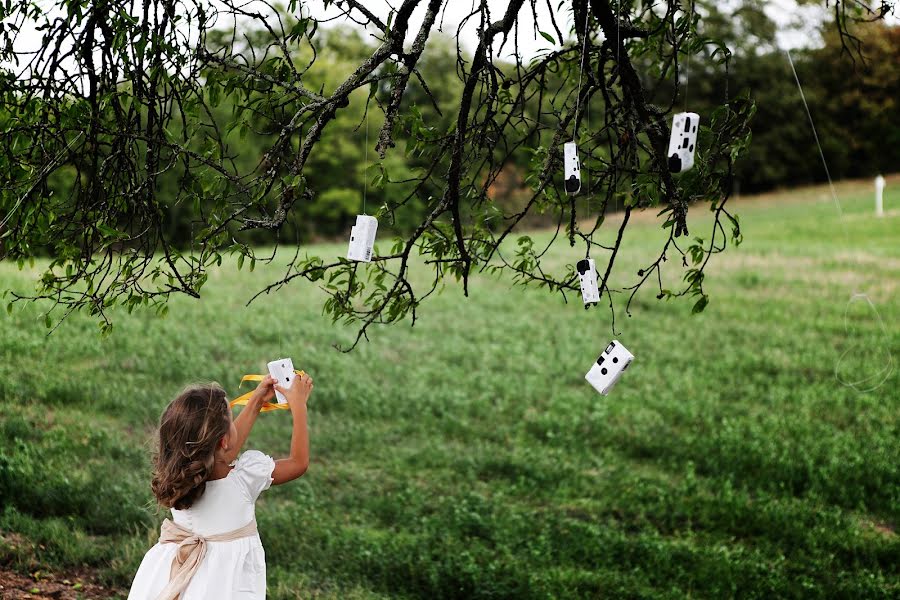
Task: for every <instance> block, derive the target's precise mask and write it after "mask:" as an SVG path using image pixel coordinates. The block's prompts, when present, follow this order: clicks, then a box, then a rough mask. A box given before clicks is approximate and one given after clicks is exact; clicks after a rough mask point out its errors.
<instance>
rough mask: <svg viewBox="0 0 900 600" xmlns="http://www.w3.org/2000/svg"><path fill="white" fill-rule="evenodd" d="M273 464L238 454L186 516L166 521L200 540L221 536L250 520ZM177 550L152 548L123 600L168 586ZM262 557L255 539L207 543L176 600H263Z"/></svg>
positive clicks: (142, 599)
mask: <svg viewBox="0 0 900 600" xmlns="http://www.w3.org/2000/svg"><path fill="white" fill-rule="evenodd" d="M274 468H275V461H274V460H272V457H270V456H266V455H265V454H263V453H262V452H259V451H258V450H249V451H247V452H244V453H243V454H241V456H240V458H238V460H237V462H236V463H235V465H234V468H233V469H232V470H231V472H230V473H229V474H228V476H226V477H223V478H222V479H216V480H213V481H207V482H206V490H205V491H204V492H203V495H202V496H201V497H200V499H199V500H198V501H197V502H195V503H194V505H193V506H191V507H190V508H188V509H186V510H176V509H174V508H173V509H172V520H174V521H175V522H176V523H177V524H178V525H181V526H182V527H186V528H187V529H189V530H191V531H193V532H194V533H196V534H198V535H201V536H210V535H216V534H220V533H227V532H229V531H234V530H235V529H238V528H240V527H243V526H244V525H246V524H247V523H249V522H250V521H251V520H253V519H254V518H255V510H254V509H255V503H256V499H257V498H258V497H259V495H260V493H262V491H263V490H266V489H268V488H269V486H270V485H271V484H272V470H273V469H274ZM177 548H178V545H177V544H160V543H157V544H156V545H155V546H153V547H152V548H151V549H150V550H149V551H148V552H147V554H146V555H144V560H143V561H141V566H140V568H139V569H138V572H137V575H135V576H134V581H133V582H132V584H131V591H130V592H129V593H128V600H156V597H157V595H158V594H159V592H161V591H162V589H163V588H164V587H165V586H166V584H167V583H168V582H169V570H170V569H171V567H172V558H173V557H174V556H175V551H176V549H177ZM265 597H266V555H265V552H264V551H263V547H262V542H261V541H260V539H259V535H254V536H252V537H245V538H241V539H237V540H232V541H230V542H208V543H207V551H206V557H205V558H204V559H203V562H202V563H201V564H200V567H199V568H198V569H197V572H196V573H195V574H194V577H193V578H192V579H191V582H190V583H189V584H188V586H187V588H186V589H185V591H184V593H183V594H182V595H181V600H201V599H202V600H206V599H213V598H215V599H216V600H218V599H221V600H229V599H234V600H265Z"/></svg>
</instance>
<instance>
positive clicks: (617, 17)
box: [616, 0, 622, 69]
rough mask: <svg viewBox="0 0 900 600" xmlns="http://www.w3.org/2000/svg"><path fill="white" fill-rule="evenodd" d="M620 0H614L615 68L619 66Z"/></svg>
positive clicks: (620, 46) (620, 45) (620, 41)
mask: <svg viewBox="0 0 900 600" xmlns="http://www.w3.org/2000/svg"><path fill="white" fill-rule="evenodd" d="M621 31H622V0H618V2H616V69H618V68H619V49H620V48H622V35H621V33H620V32H621Z"/></svg>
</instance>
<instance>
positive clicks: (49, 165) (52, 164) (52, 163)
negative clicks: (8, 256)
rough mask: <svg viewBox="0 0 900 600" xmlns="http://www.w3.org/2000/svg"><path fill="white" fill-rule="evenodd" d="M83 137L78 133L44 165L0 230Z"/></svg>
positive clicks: (1, 223) (0, 225) (7, 215)
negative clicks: (43, 178)
mask: <svg viewBox="0 0 900 600" xmlns="http://www.w3.org/2000/svg"><path fill="white" fill-rule="evenodd" d="M83 135H84V132H83V131H82V132H79V134H78V135H76V136H75V137H74V138H73V139H72V141H71V142H69V143H68V144H66V147H65V148H63V149H62V150H60V151H59V153H57V155H56V156H54V157H53V160H51V161H50V162H49V163H47V165H46V166H45V167H44V168H43V169H41V170H40V172H39V173H38V174H37V176H36V178H35V182H34V184H32V186H31V187H30V188H28V190H27V191H26V192H25V193H24V194H22V196H21V197H20V198H19V199H18V200H17V201H16V204H15V205H14V206H13V207H12V208H11V209H9V212H8V213H6V217H5V218H4V219H3V221H2V222H0V229H3V227H4V226H5V225H6V224H7V223H8V222H9V220H10V219H11V218H12V216H13V213H14V212H16V210H18V208H19V206H20V205H21V204H22V202H23V201H24V200H25V198H26V197H27V196H28V194H30V193H31V192H33V191H34V188H36V187H37V185H38V184H39V183H40V181H41V177H43V176H44V175H46V174H47V173H48V172H49V171H50V170H51V169H53V168H54V167H55V166H56V161H58V160H59V159H60V158H61V157H62V155H63V154H65V152H66V151H67V150H68V149H69V148H71V147H72V144H74V143H75V142H77V141H78V140H80V139H81V136H83Z"/></svg>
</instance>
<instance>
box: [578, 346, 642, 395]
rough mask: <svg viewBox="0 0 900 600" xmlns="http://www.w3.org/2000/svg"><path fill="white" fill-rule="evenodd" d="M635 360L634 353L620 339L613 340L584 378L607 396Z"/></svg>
mask: <svg viewBox="0 0 900 600" xmlns="http://www.w3.org/2000/svg"><path fill="white" fill-rule="evenodd" d="M633 360H634V355H633V354H632V353H631V352H629V351H628V349H626V348H625V346H623V345H622V344H621V342H619V340H613V341H612V342H610V343H609V346H607V347H606V350H604V351H603V354H601V355H600V358H598V359H597V362H595V363H594V364H593V366H591V370H590V371H588V373H587V375H585V376H584V378H585V379H587V380H588V383H590V384H591V385H592V386H594V389H595V390H597V391H598V392H600V393H601V394H603V395H604V396H606V395H608V394H609V391H610V390H611V389H612V388H613V386H614V385H616V382H617V381H619V377H621V376H622V373H624V372H625V369H627V368H628V365H630V364H631V361H633Z"/></svg>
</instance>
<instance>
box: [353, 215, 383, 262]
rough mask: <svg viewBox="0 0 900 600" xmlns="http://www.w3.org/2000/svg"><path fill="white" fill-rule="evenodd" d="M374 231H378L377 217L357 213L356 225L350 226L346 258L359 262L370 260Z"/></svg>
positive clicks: (373, 245) (373, 243) (373, 244)
mask: <svg viewBox="0 0 900 600" xmlns="http://www.w3.org/2000/svg"><path fill="white" fill-rule="evenodd" d="M376 231H378V219H376V218H375V217H372V216H369V215H357V216H356V225H354V226H353V227H351V228H350V245H349V246H348V247H347V258H348V259H349V260H355V261H359V262H371V260H372V249H373V248H374V247H375V232H376Z"/></svg>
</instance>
